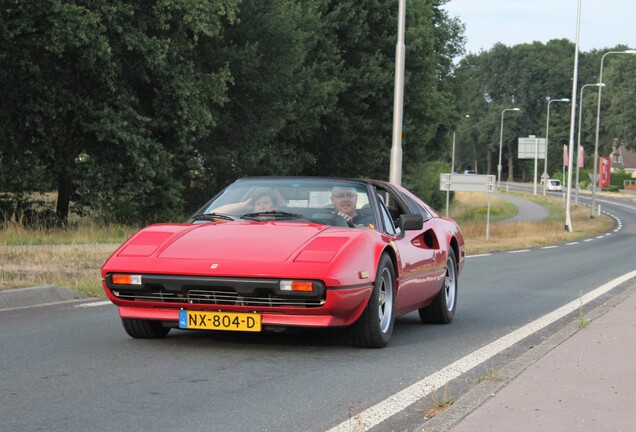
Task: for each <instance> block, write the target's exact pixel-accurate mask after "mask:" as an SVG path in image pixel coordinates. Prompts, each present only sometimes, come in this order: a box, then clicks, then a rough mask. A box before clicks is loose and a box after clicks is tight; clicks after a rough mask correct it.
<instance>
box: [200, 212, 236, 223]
mask: <svg viewBox="0 0 636 432" xmlns="http://www.w3.org/2000/svg"><path fill="white" fill-rule="evenodd" d="M217 219H221V220H226V221H233V220H234V218H233V217H232V216H230V215H226V214H223V213H201V214H197V215H194V216H193V217H192V220H195V221H196V220H205V221H215V220H217Z"/></svg>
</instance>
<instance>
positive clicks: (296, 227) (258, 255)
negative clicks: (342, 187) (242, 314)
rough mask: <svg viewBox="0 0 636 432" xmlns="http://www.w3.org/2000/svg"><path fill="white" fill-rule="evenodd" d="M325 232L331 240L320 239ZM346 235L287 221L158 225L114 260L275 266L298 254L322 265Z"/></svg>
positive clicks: (314, 225)
mask: <svg viewBox="0 0 636 432" xmlns="http://www.w3.org/2000/svg"><path fill="white" fill-rule="evenodd" d="M177 227H180V229H176V228H177ZM323 232H331V233H333V234H334V236H331V235H328V236H321V235H320V234H321V233H323ZM348 232H349V233H350V232H351V230H348V229H343V228H333V227H331V228H330V227H327V226H324V225H316V224H302V223H289V222H267V223H257V222H229V223H225V222H222V223H206V224H200V225H195V226H192V225H181V226H175V225H164V226H162V225H156V226H152V227H148V228H146V229H144V230H142V231H141V232H140V233H139V234H137V235H136V236H135V237H133V238H131V239H130V241H129V242H128V243H127V244H126V245H125V246H124V247H123V248H122V250H120V252H119V253H118V256H119V257H143V256H146V257H150V256H152V255H154V256H155V257H156V258H158V259H167V260H213V261H243V262H270V263H275V262H284V261H287V260H289V259H290V258H294V257H295V255H296V254H297V252H299V253H301V255H302V256H301V257H300V258H301V259H303V260H307V259H309V260H311V259H318V260H319V261H323V262H324V261H329V260H330V259H331V258H332V257H333V255H335V254H336V253H337V252H338V250H340V248H341V247H342V246H343V245H344V244H345V243H346V242H347V240H348V239H349V235H348ZM325 234H326V233H325ZM296 258H298V257H296Z"/></svg>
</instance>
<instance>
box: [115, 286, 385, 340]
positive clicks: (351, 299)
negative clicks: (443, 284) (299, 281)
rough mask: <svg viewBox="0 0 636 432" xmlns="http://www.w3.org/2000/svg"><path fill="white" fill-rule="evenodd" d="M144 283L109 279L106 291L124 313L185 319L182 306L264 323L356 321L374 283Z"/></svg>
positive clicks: (327, 324)
mask: <svg viewBox="0 0 636 432" xmlns="http://www.w3.org/2000/svg"><path fill="white" fill-rule="evenodd" d="M142 279H143V281H144V282H143V285H141V286H138V287H124V286H121V285H116V284H113V283H112V278H110V277H109V275H107V276H106V278H105V280H104V291H105V292H106V295H107V296H108V297H109V299H110V300H111V301H112V302H113V303H115V304H116V305H117V306H118V307H119V314H120V316H121V317H122V318H133V319H148V320H158V321H163V322H165V323H167V324H171V322H174V323H175V324H176V323H178V321H179V311H181V310H189V311H225V312H246V313H258V314H260V315H261V320H262V325H264V326H267V325H271V326H303V327H330V326H347V325H350V324H352V323H354V322H355V321H356V320H357V319H358V318H359V316H360V315H361V314H362V312H363V311H364V308H365V307H366V304H367V302H368V300H369V297H370V295H371V292H372V290H373V286H372V285H371V284H370V283H369V284H368V285H361V286H355V287H338V288H334V287H332V288H328V287H325V286H324V284H322V283H321V282H317V281H315V284H314V289H313V291H312V292H293V293H289V292H282V291H281V290H280V289H279V288H278V287H279V281H280V280H277V279H258V278H256V279H248V278H207V277H183V276H180V277H175V276H163V275H159V276H158V275H143V277H142Z"/></svg>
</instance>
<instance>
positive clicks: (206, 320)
mask: <svg viewBox="0 0 636 432" xmlns="http://www.w3.org/2000/svg"><path fill="white" fill-rule="evenodd" d="M179 328H183V329H197V330H234V331H253V332H259V331H261V316H260V315H259V314H254V313H239V312H199V311H185V310H182V311H179Z"/></svg>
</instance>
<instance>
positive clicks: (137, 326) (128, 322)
mask: <svg viewBox="0 0 636 432" xmlns="http://www.w3.org/2000/svg"><path fill="white" fill-rule="evenodd" d="M121 322H122V324H123V325H124V330H126V333H128V336H130V337H133V338H136V339H160V338H164V337H166V335H167V334H168V332H169V331H170V328H168V327H164V326H162V325H161V322H160V321H152V320H142V319H132V318H122V319H121Z"/></svg>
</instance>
